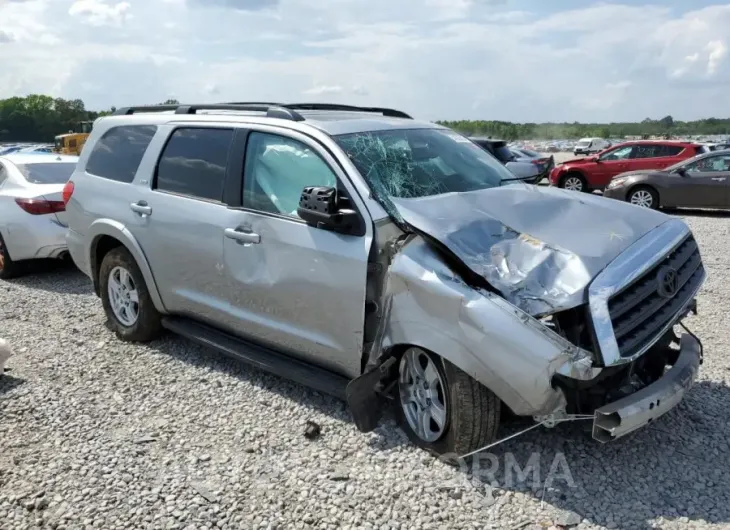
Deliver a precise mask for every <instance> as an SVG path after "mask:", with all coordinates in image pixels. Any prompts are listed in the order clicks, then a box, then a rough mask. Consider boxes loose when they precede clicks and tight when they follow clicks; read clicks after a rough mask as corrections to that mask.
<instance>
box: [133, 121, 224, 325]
mask: <svg viewBox="0 0 730 530" xmlns="http://www.w3.org/2000/svg"><path fill="white" fill-rule="evenodd" d="M160 129H161V134H160V135H158V136H156V137H155V144H154V145H152V146H151V147H150V149H149V150H148V155H149V156H148V155H146V156H145V159H144V160H143V162H142V166H141V169H140V173H141V174H142V175H143V176H144V177H145V178H144V179H143V180H139V179H138V181H137V183H138V185H137V186H134V187H133V189H134V191H133V195H131V196H130V199H131V200H129V201H127V203H126V207H127V208H128V219H129V221H128V222H127V226H128V228H129V229H130V230H131V231H132V233H133V234H134V236H135V237H136V238H137V241H139V243H140V246H141V247H142V249H143V251H144V253H145V256H146V257H147V260H148V262H149V264H150V268H151V269H152V271H153V274H154V275H155V282H156V283H157V287H158V289H159V292H160V296H161V298H162V301H163V303H164V304H165V307H166V308H167V310H168V311H170V312H172V313H178V314H182V315H187V316H190V317H193V318H196V319H199V320H203V321H206V322H208V323H215V322H217V321H218V320H219V319H220V318H222V316H223V315H225V314H227V307H226V300H227V298H228V296H227V294H226V293H225V292H224V290H225V288H224V285H225V281H224V270H223V263H222V259H223V229H224V227H225V226H227V224H228V222H229V218H230V217H231V214H232V212H231V211H230V210H229V209H228V207H227V206H226V204H225V203H224V202H223V189H224V186H225V182H226V178H227V175H228V173H229V167H228V162H229V153H230V150H231V147H232V145H233V138H234V135H235V133H236V129H234V128H231V127H225V126H216V125H214V124H210V125H208V124H205V125H204V124H201V125H194V126H192V125H174V126H173V125H166V126H161V127H160ZM165 133H168V134H165ZM158 142H160V143H163V144H164V145H163V146H160V145H158ZM160 147H161V149H160ZM158 154H159V156H158ZM150 176H151V177H152V180H151V182H150V181H149V177H150Z"/></svg>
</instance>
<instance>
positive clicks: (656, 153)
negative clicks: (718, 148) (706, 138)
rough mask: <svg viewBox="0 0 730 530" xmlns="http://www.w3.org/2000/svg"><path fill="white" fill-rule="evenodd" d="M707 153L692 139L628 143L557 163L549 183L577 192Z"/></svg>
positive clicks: (591, 189)
mask: <svg viewBox="0 0 730 530" xmlns="http://www.w3.org/2000/svg"><path fill="white" fill-rule="evenodd" d="M705 152H707V148H706V147H705V146H703V145H700V144H696V143H693V142H679V141H676V140H642V141H636V142H625V143H622V144H618V145H614V146H612V147H610V148H608V149H606V150H604V151H601V152H600V153H598V154H596V155H594V156H588V157H585V158H575V159H573V160H568V161H567V162H563V163H562V164H559V165H557V166H555V168H553V170H552V171H551V172H550V185H551V186H558V187H560V188H565V189H567V190H575V191H593V190H603V189H604V188H605V187H606V186H607V185H608V183H609V182H611V179H612V178H613V177H615V176H616V175H618V174H619V173H625V172H627V171H640V170H647V169H657V170H658V169H664V168H665V167H668V166H671V165H673V164H676V163H677V162H681V161H682V160H685V159H687V158H692V157H693V156H696V155H699V154H701V153H705Z"/></svg>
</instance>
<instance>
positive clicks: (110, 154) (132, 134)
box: [86, 125, 157, 182]
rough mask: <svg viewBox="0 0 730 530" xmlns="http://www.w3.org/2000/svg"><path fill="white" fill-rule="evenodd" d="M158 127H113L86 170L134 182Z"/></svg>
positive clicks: (98, 146)
mask: <svg viewBox="0 0 730 530" xmlns="http://www.w3.org/2000/svg"><path fill="white" fill-rule="evenodd" d="M155 131H157V127H155V126H154V125H124V126H121V127H114V128H113V129H109V130H108V131H107V132H106V133H105V134H104V136H102V137H101V138H100V139H99V141H98V142H96V145H95V146H94V150H93V151H92V152H91V155H90V156H89V161H88V162H87V164H86V172H87V173H91V174H92V175H96V176H98V177H104V178H107V179H110V180H116V181H119V182H132V181H133V180H134V175H135V173H137V168H138V167H139V163H140V162H141V161H142V156H143V155H144V152H145V150H146V149H147V146H148V145H149V144H150V142H151V141H152V137H153V136H154V135H155Z"/></svg>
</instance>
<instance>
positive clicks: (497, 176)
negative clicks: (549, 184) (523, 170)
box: [336, 129, 514, 199]
mask: <svg viewBox="0 0 730 530" xmlns="http://www.w3.org/2000/svg"><path fill="white" fill-rule="evenodd" d="M336 139H337V142H338V143H339V144H340V146H341V147H342V148H343V150H344V151H345V152H346V153H347V155H348V156H349V157H350V159H351V160H352V162H353V163H354V164H355V167H357V169H358V170H359V171H360V173H361V174H362V175H363V177H364V178H365V179H366V180H367V181H368V183H369V184H370V186H371V188H372V190H373V192H374V193H375V195H376V196H378V197H380V198H385V197H395V198H402V199H410V198H416V197H426V196H428V195H438V194H441V193H453V192H463V191H474V190H480V189H485V188H494V187H497V186H501V185H502V183H503V182H505V181H509V180H510V179H511V178H513V177H514V175H513V174H512V173H510V172H509V170H507V169H506V168H505V167H504V166H502V165H501V164H500V163H499V162H498V161H496V160H495V159H494V158H493V157H492V156H491V155H489V154H488V153H487V152H486V151H484V150H483V149H482V148H481V147H479V146H478V145H476V144H474V143H472V142H471V141H470V140H469V139H468V138H466V137H464V136H461V135H460V134H457V133H454V132H452V131H449V130H441V129H406V130H403V129H396V130H387V131H374V132H373V131H368V132H362V133H355V134H347V135H341V136H338V137H337V138H336Z"/></svg>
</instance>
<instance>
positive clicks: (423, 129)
mask: <svg viewBox="0 0 730 530" xmlns="http://www.w3.org/2000/svg"><path fill="white" fill-rule="evenodd" d="M64 200H65V201H66V203H67V206H66V209H67V216H68V223H69V231H68V235H67V241H68V248H69V251H70V253H71V255H72V256H73V259H74V261H75V262H76V264H77V265H78V267H79V268H80V269H81V270H82V271H83V272H84V273H86V274H87V275H88V276H89V277H90V278H91V279H92V280H93V285H94V288H95V290H96V292H97V294H98V295H99V296H100V297H101V300H102V302H103V307H104V310H105V311H106V314H107V316H108V319H109V322H110V326H111V327H112V328H113V329H114V330H115V331H116V333H117V335H118V336H119V337H120V338H121V339H122V340H129V341H149V340H152V339H155V338H156V337H158V336H159V335H160V333H161V332H162V331H163V328H166V329H168V330H172V331H174V332H176V333H179V334H180V335H183V336H185V337H188V338H189V339H192V340H194V341H197V342H198V343H201V344H204V345H206V346H209V347H211V348H214V349H216V350H219V351H221V352H224V353H226V354H229V355H232V356H235V357H238V358H240V359H242V360H244V361H246V362H248V363H251V364H252V365H254V366H256V367H259V368H261V369H264V370H268V371H270V372H273V373H275V374H278V375H280V376H283V377H286V378H289V379H292V380H294V381H297V382H299V383H301V384H304V385H308V386H309V387H312V388H314V389H317V390H319V391H323V392H326V393H329V394H333V395H335V396H340V397H342V398H344V399H346V400H347V401H348V403H349V405H350V408H351V410H352V413H353V416H354V420H355V424H356V425H357V427H358V428H359V429H361V430H363V431H367V430H370V429H373V428H374V427H375V426H376V425H377V423H378V421H379V418H380V416H381V413H382V411H383V410H384V409H385V408H387V407H389V406H394V407H395V411H396V415H397V418H398V421H399V423H400V425H401V426H402V428H403V429H404V430H405V432H406V433H407V434H408V436H409V437H410V438H411V439H412V440H413V441H414V442H415V443H416V444H418V445H419V446H421V447H424V448H426V449H428V450H430V451H432V452H434V453H437V454H444V453H455V454H457V455H464V454H466V453H469V452H471V451H474V450H477V449H479V448H480V447H483V446H484V445H485V444H488V443H489V442H490V441H492V440H493V439H494V438H495V436H496V432H497V428H498V425H499V422H500V412H501V411H503V410H509V411H511V412H512V413H514V414H516V415H519V416H528V417H533V418H535V419H536V420H537V421H541V422H542V421H546V420H547V421H548V422H549V423H550V424H554V423H555V421H556V420H559V419H560V418H564V417H566V415H568V414H588V415H592V416H593V418H594V419H593V437H594V438H595V439H596V440H598V441H600V442H606V441H609V440H612V439H615V438H619V437H621V436H623V435H626V434H627V433H630V432H632V431H635V430H636V429H638V428H640V427H642V426H644V425H646V424H648V423H649V422H651V421H652V420H654V419H656V418H657V417H659V416H661V415H662V414H664V413H665V412H667V411H668V410H670V409H671V408H673V407H674V406H675V405H677V403H678V402H679V401H680V400H681V399H682V397H683V396H684V394H685V392H687V390H688V389H689V388H690V386H691V385H692V384H693V382H694V380H695V377H696V374H697V370H698V367H699V365H700V364H701V360H702V348H701V344H700V342H699V340H698V339H697V338H696V337H695V336H694V335H693V334H691V333H690V332H687V333H685V334H683V335H682V336H681V338H680V336H678V335H676V334H675V326H676V325H679V324H680V322H681V321H682V319H683V318H684V317H685V316H687V315H688V314H689V313H690V312H692V311H696V302H695V296H696V295H697V292H698V291H699V289H700V287H701V286H702V283H703V281H704V279H705V270H704V268H703V264H702V260H701V257H700V252H699V249H698V246H697V243H696V242H695V240H694V238H693V236H692V234H691V232H690V230H689V229H688V227H687V226H686V225H685V223H684V222H682V221H681V220H679V219H675V218H672V217H668V216H666V215H664V214H662V213H659V212H656V211H652V210H649V209H646V208H638V207H635V206H632V205H630V204H626V203H621V202H619V201H611V200H606V199H603V198H601V197H596V196H591V195H586V194H580V193H575V192H571V191H566V190H561V189H556V188H549V187H537V186H531V185H526V184H523V183H520V182H514V181H513V177H512V175H511V173H509V171H507V170H506V169H505V168H504V167H503V166H502V165H501V164H500V163H499V162H498V161H497V160H495V159H493V158H492V157H491V156H490V155H489V154H488V153H487V152H485V151H484V150H483V149H480V148H479V147H478V146H476V145H474V144H473V143H472V142H470V141H469V140H468V139H467V138H466V137H464V136H462V135H460V134H457V133H455V132H453V131H451V130H449V129H446V128H444V127H441V126H439V125H436V124H433V123H427V122H420V121H416V120H413V119H412V118H411V117H410V116H408V115H407V114H405V113H403V112H400V111H397V110H393V109H383V108H362V107H351V106H345V105H324V104H293V105H284V104H273V103H267V104H263V103H248V104H244V103H237V104H232V103H226V104H219V105H180V106H176V105H173V106H156V107H137V108H125V109H119V110H117V111H116V112H115V114H114V115H113V116H110V117H105V118H101V119H100V120H98V121H97V122H96V123H95V126H94V128H93V131H92V133H91V136H90V137H89V140H88V142H87V145H86V147H85V148H84V150H83V153H82V154H81V158H80V161H79V164H78V167H77V169H76V172H75V173H74V174H73V177H72V179H71V180H70V181H69V183H68V184H67V186H66V189H65V190H64ZM685 329H686V328H685Z"/></svg>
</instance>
